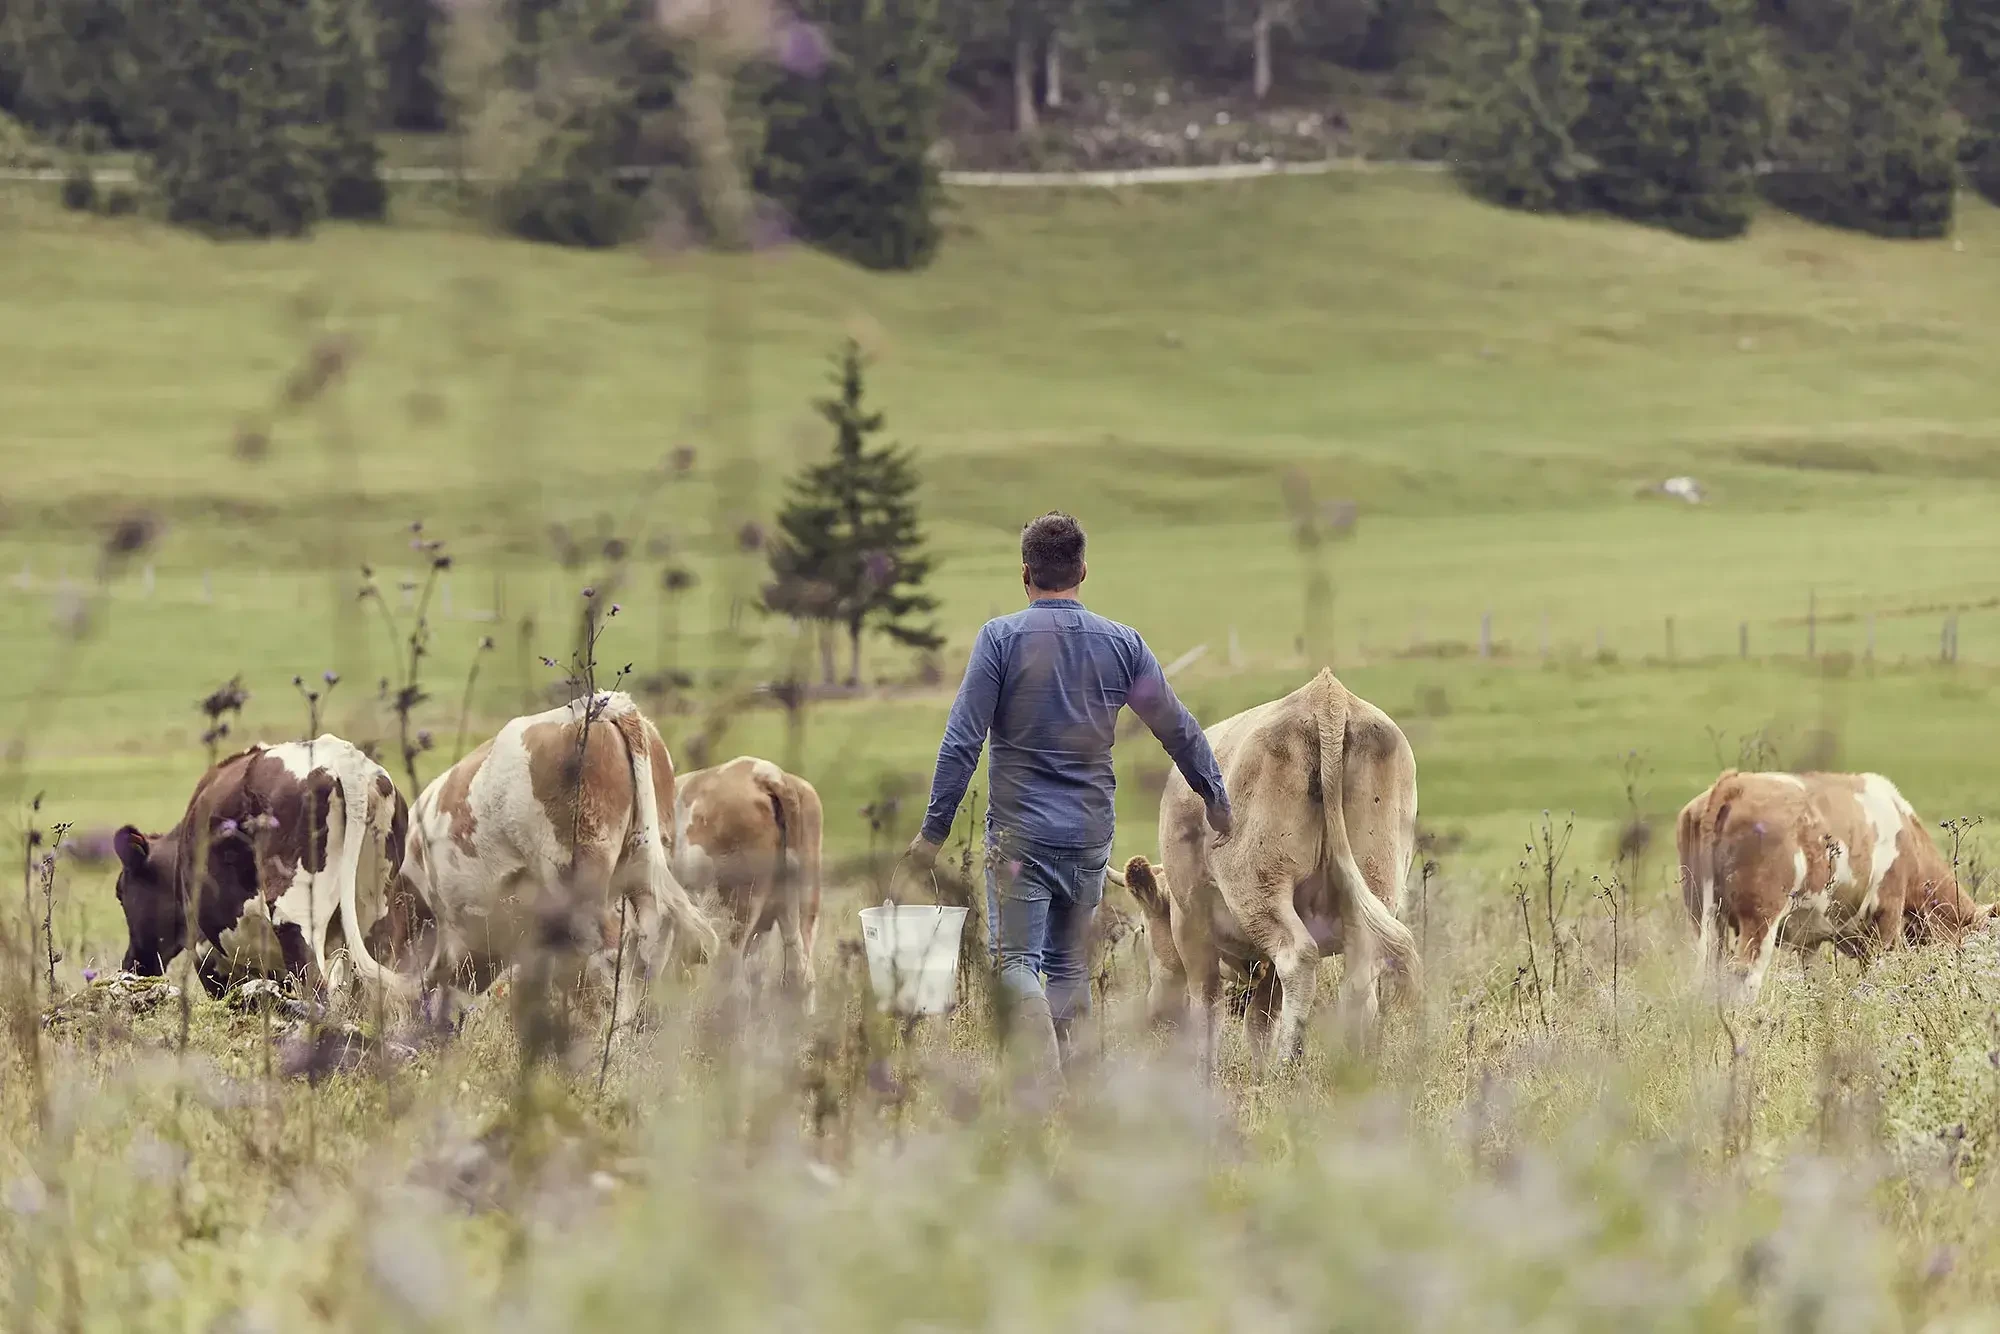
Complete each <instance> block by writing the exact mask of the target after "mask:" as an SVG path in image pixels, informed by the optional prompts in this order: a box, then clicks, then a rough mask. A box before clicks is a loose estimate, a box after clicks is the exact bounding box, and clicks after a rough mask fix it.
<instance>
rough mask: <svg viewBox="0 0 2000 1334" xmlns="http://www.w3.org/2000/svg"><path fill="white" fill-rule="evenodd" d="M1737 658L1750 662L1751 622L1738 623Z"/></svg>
mask: <svg viewBox="0 0 2000 1334" xmlns="http://www.w3.org/2000/svg"><path fill="white" fill-rule="evenodd" d="M1736 656H1737V657H1739V658H1741V659H1743V661H1745V662H1748V661H1750V622H1748V621H1738V622H1737V623H1736Z"/></svg>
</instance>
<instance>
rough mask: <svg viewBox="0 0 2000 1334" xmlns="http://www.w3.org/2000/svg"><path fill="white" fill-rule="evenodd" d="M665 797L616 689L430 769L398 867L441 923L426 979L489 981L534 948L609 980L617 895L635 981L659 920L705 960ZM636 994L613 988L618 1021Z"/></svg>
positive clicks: (663, 766)
mask: <svg viewBox="0 0 2000 1334" xmlns="http://www.w3.org/2000/svg"><path fill="white" fill-rule="evenodd" d="M586 712H587V713H588V730H587V732H586V717H585V715H586ZM673 802H674V765H673V759H672V757H671V756H670V755H669V754H668V753H667V746H666V743H665V742H664V741H662V740H661V739H660V734H659V731H658V730H657V729H656V728H655V727H654V726H653V724H652V722H651V721H650V720H649V719H648V718H647V717H646V716H645V715H644V714H643V713H641V712H640V711H639V706H638V705H637V704H636V703H634V702H633V701H632V699H631V697H629V696H627V695H625V694H622V693H619V692H608V693H599V694H598V695H596V696H595V697H594V700H593V701H592V702H590V703H589V704H588V705H587V706H586V702H585V701H584V700H582V699H577V700H572V701H571V702H570V703H568V704H565V705H563V706H562V707H560V708H555V709H550V710H548V711H547V712H546V713H538V714H533V715H531V716H528V717H524V718H516V719H514V720H513V721H512V722H509V723H508V724H507V725H506V726H505V727H503V728H501V729H500V732H499V734H498V735H497V736H495V737H494V738H493V739H492V740H491V741H488V742H486V743H484V744H483V745H481V746H480V747H479V748H478V749H477V750H474V751H472V752H471V753H470V754H468V755H466V756H465V757H464V758H463V759H461V760H460V761H459V762H458V763H457V764H454V765H453V766H452V767H451V768H449V769H447V770H446V771H445V772H444V773H442V774H439V775H438V776H437V777H436V778H435V779H433V780H432V781H431V783H430V785H429V786H428V787H426V788H425V789H424V791H423V795H422V796H420V797H418V798H417V803H416V805H415V807H413V808H412V810H411V812H410V849H409V854H408V856H407V857H406V858H405V860H404V871H405V874H406V876H407V877H408V879H409V881H410V883H411V885H412V886H413V887H414V889H415V891H416V893H417V896H418V897H419V898H420V899H421V900H422V901H423V903H424V904H425V905H427V906H428V907H429V908H430V910H431V913H432V915H433V916H434V917H435V918H436V932H437V935H436V943H435V945H434V947H433V949H432V954H431V969H430V973H431V980H432V982H433V983H436V984H439V985H447V984H449V983H451V982H453V981H454V980H456V979H460V978H462V977H464V976H466V974H467V973H468V972H469V973H470V974H472V975H473V977H474V978H475V979H476V982H475V984H477V982H478V981H491V980H492V979H493V977H494V976H495V975H496V974H497V973H499V972H500V971H502V970H504V969H507V968H509V967H512V966H514V965H517V964H519V963H521V962H523V961H524V960H525V959H526V958H528V957H529V952H530V951H532V950H541V949H551V950H555V951H557V952H560V953H563V954H571V955H576V956H579V958H580V959H587V960H588V961H589V963H590V965H591V966H592V967H593V968H595V969H596V970H597V971H598V972H599V973H600V974H603V975H605V977H606V980H608V978H609V973H610V969H611V966H612V965H611V960H610V957H609V956H610V955H611V954H612V953H614V952H615V951H611V950H607V949H605V948H604V946H605V945H606V943H607V942H606V939H605V930H604V924H605V922H606V920H607V918H608V919H609V920H610V921H611V922H613V923H615V922H616V921H617V917H618V909H617V906H616V905H617V904H618V903H619V902H620V901H621V900H623V901H625V902H628V903H629V904H630V906H631V909H632V919H631V920H632V927H633V934H634V940H635V944H636V949H637V953H638V959H639V964H640V966H641V969H642V973H643V975H644V976H646V977H650V976H652V975H653V973H654V972H655V971H656V970H657V968H658V966H659V963H660V950H659V942H660V926H661V916H662V913H664V914H665V915H666V916H667V917H668V918H670V919H671V920H672V921H673V922H674V923H675V925H676V926H678V927H680V928H683V929H685V930H686V931H687V932H688V933H689V935H690V936H691V937H692V939H693V940H694V941H695V942H696V949H697V951H698V952H700V953H701V954H702V955H703V956H705V957H712V956H713V954H714V952H715V950H716V949H717V948H718V940H717V936H716V932H715V928H714V927H712V926H710V925H709V923H708V920H707V919H706V918H705V917H704V916H703V915H702V914H701V912H700V911H699V910H698V909H696V907H695V906H694V904H693V903H692V902H691V901H690V900H689V898H688V895H687V891H685V890H684V889H682V888H681V885H680V882H679V881H677V880H676V879H675V878H674V873H673V869H672V866H671V865H670V863H669V861H668V851H667V844H666V834H665V830H666V829H667V828H668V826H669V822H670V821H671V820H672V818H673ZM637 990H638V988H637V987H622V988H620V989H619V996H620V1005H619V1010H620V1014H619V1016H618V1017H619V1019H620V1021H621V1022H622V1020H623V1019H625V1018H627V1017H629V1016H630V1014H631V1013H632V1009H631V1007H629V1006H628V1005H627V1004H626V1003H625V1002H626V1001H627V1000H628V999H629V1000H631V1001H633V1002H635V1003H636V999H637V997H636V992H637Z"/></svg>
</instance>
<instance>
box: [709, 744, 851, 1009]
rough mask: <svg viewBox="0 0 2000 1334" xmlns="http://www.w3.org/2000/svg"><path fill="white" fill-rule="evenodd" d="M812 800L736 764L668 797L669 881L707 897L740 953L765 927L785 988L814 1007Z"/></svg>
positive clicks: (747, 762)
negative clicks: (726, 917) (773, 933)
mask: <svg viewBox="0 0 2000 1334" xmlns="http://www.w3.org/2000/svg"><path fill="white" fill-rule="evenodd" d="M819 847H820V804H819V793H818V792H817V791H815V790H814V789H813V785H812V784H811V783H808V782H807V781H806V780H805V779H803V778H799V777H797V776H795V775H793V774H788V773H786V772H785V771H784V770H783V769H780V768H779V767H778V766H777V765H775V764H773V763H771V762H770V761H769V760H759V759H753V758H751V757H749V756H747V755H746V756H740V757H738V758H737V759H733V760H730V761H729V762H728V763H727V764H719V765H716V766H715V767H714V768H712V769H697V770H696V771H694V772H693V773H690V774H684V775H682V776H681V780H680V783H679V786H678V790H677V791H676V793H675V796H674V844H673V867H674V874H675V876H677V877H678V878H679V880H680V882H681V884H682V885H684V886H685V887H686V888H687V890H688V892H689V893H691V894H713V895H715V896H717V897H719V898H720V899H722V901H723V902H724V904H725V905H726V906H727V908H728V911H729V913H730V915H731V917H732V919H733V923H734V925H733V927H732V929H731V932H730V944H731V945H732V946H733V947H737V948H741V949H742V950H744V951H745V952H746V953H747V952H748V951H749V949H750V948H751V946H753V945H754V944H755V943H756V942H757V940H758V938H759V937H760V936H762V934H763V933H764V932H765V931H767V930H769V929H770V928H772V927H776V928H777V931H778V939H779V942H780V944H781V946H782V948H783V951H784V972H783V979H784V985H785V986H786V987H787V988H788V989H795V990H797V991H798V992H799V993H800V994H801V996H802V997H803V1000H804V1003H805V1010H806V1013H808V1014H811V1013H812V1012H813V1010H814V1009H815V1007H816V1004H817V992H818V988H817V985H816V979H815V977H814V974H813V957H812V956H813V941H814V939H815V937H816V936H817V935H818V931H819V895H820V881H819Z"/></svg>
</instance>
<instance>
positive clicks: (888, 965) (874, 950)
mask: <svg viewBox="0 0 2000 1334" xmlns="http://www.w3.org/2000/svg"><path fill="white" fill-rule="evenodd" d="M966 911H967V910H966V909H964V908H940V907H936V906H934V905H931V904H918V903H904V904H894V903H884V904H883V905H882V906H881V907H879V908H863V909H862V910H861V943H862V945H863V946H864V947H865V948H866V949H867V951H868V985H869V986H870V987H871V988H872V989H873V990H874V992H875V999H876V1002H877V1003H878V1004H879V1005H880V1006H881V1007H882V1008H883V1009H885V1010H886V1009H893V1010H896V1011H897V1012H899V1013H902V1014H943V1013H944V1012H945V1011H946V1010H949V1009H950V1008H951V1006H952V1002H953V1001H955V1000H956V999H957V998H958V942H959V937H960V936H961V935H963V934H964V932H965V914H966Z"/></svg>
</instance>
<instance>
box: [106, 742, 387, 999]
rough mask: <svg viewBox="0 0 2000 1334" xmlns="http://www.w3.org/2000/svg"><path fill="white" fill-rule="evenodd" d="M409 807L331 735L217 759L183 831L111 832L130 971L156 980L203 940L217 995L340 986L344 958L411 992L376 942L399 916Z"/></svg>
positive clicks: (203, 967)
mask: <svg viewBox="0 0 2000 1334" xmlns="http://www.w3.org/2000/svg"><path fill="white" fill-rule="evenodd" d="M408 814H409V812H408V809H407V808H406V807H405V806H404V804H403V797H402V794H401V793H400V792H398V791H397V790H396V784H395V783H394V781H393V780H391V779H390V777H389V775H388V774H387V773H386V772H385V771H384V770H383V769H382V766H381V765H379V764H377V763H375V761H373V760H371V759H369V758H368V757H367V756H366V755H365V754H363V753H362V752H361V750H360V749H359V748H358V747H356V746H354V745H353V744H351V743H349V742H347V741H343V740H342V739H341V738H339V737H337V736H334V735H332V734H330V733H328V734H325V735H322V736H320V737H318V738H316V739H314V740H311V741H287V742H284V743H282V744H279V745H273V746H261V745H260V746H252V747H250V748H249V749H248V750H244V751H241V752H239V753H237V754H235V755H231V756H229V757H228V758H227V759H224V760H221V761H218V762H217V763H216V764H214V765H212V766H211V767H210V768H209V770H208V772H207V773H205V774H203V775H202V777H201V779H200V781H199V782H197V783H196V784H195V789H194V795H193V796H192V797H191V798H190V799H189V801H188V804H187V809H186V811H185V812H184V813H183V814H182V816H181V818H180V820H179V822H178V823H176V824H175V825H174V826H173V828H171V829H169V830H167V831H166V832H164V833H159V834H147V833H144V832H142V831H140V830H139V829H138V828H137V827H136V826H133V825H126V826H125V827H123V828H122V829H120V830H118V832H117V833H116V834H114V835H113V836H112V850H113V851H114V852H115V853H116V854H117V856H118V863H119V872H118V902H119V905H120V906H121V907H122V908H123V909H124V912H125V926H126V949H125V960H124V967H125V969H126V971H128V972H135V973H139V974H141V975H143V976H149V977H157V976H159V975H161V974H162V973H163V972H164V971H165V970H166V966H167V964H168V963H169V962H171V961H172V960H173V959H174V958H175V956H177V955H178V954H179V953H180V952H181V951H182V950H183V949H186V948H188V947H189V945H190V943H192V946H193V948H194V951H195V959H196V963H197V968H198V971H199V975H200V977H201V980H202V983H203V985H204V986H205V987H206V988H207V989H208V991H209V992H210V993H211V994H214V995H220V994H222V992H223V991H224V990H225V989H226V988H227V987H228V986H229V985H230V984H231V983H233V982H235V981H237V980H241V979H243V978H246V977H254V976H259V975H270V976H284V975H287V974H290V975H292V976H294V977H296V978H298V979H299V980H300V981H302V982H303V983H305V984H306V986H307V987H308V988H309V989H311V990H312V991H314V992H325V991H328V990H334V989H338V988H339V987H340V985H341V984H342V981H343V978H344V974H345V968H344V967H343V963H342V961H343V960H345V961H346V963H348V964H351V966H352V967H353V969H354V971H355V973H356V974H358V976H359V978H360V980H361V981H363V982H365V983H368V984H369V985H371V986H375V987H378V988H381V989H382V990H384V991H386V992H389V993H391V994H407V993H409V992H412V991H413V990H414V983H413V982H412V981H411V980H410V979H407V978H405V977H403V976H401V975H400V974H398V973H396V972H395V971H393V970H392V969H390V968H387V967H385V966H383V965H382V964H381V963H379V962H377V960H376V959H375V957H374V955H373V953H372V952H371V950H370V948H369V945H368V937H369V935H370V934H371V933H372V932H373V931H374V930H375V928H376V927H377V925H378V924H380V923H383V922H384V919H385V918H387V917H388V916H389V914H390V900H389V898H388V890H389V886H390V885H391V883H392V881H393V880H394V879H395V877H396V875H397V872H398V871H399V870H400V869H401V867H402V864H403V856H404V835H405V829H406V826H407V820H408ZM336 926H337V927H338V934H337V936H336V932H335V928H336ZM190 929H191V930H190ZM190 934H192V936H193V940H192V942H190V939H189V937H190Z"/></svg>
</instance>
